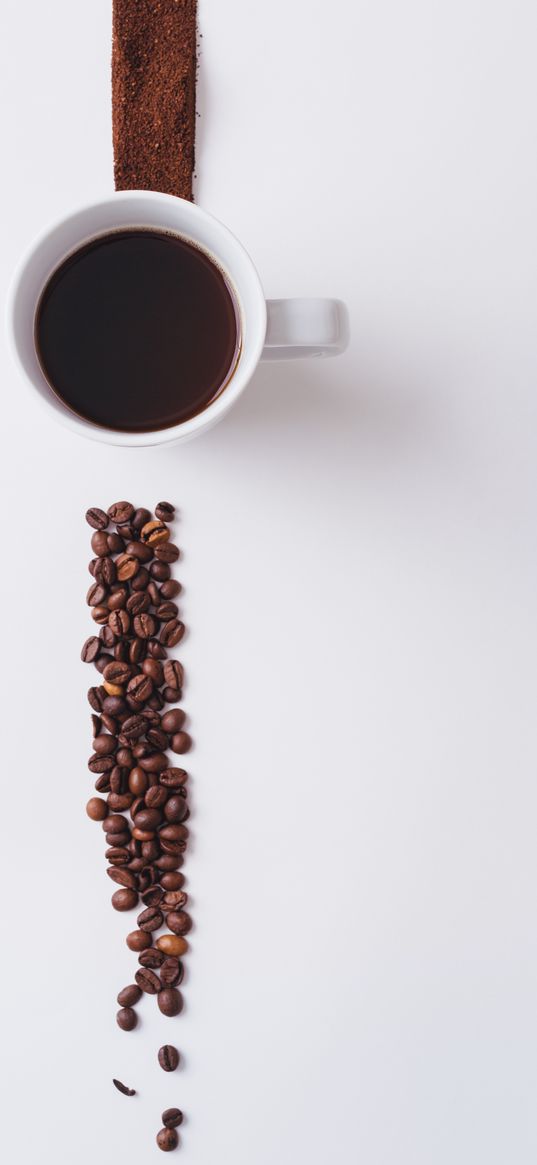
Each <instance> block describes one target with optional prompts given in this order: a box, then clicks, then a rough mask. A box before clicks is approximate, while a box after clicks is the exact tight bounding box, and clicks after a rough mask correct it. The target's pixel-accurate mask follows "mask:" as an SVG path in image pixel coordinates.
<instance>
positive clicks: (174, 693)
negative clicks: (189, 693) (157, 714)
mask: <svg viewBox="0 0 537 1165" xmlns="http://www.w3.org/2000/svg"><path fill="white" fill-rule="evenodd" d="M182 694H183V693H182V690H181V688H169V687H165V688H164V689H163V692H162V695H163V696H164V699H165V700H166V701H167V702H168V704H178V703H179V700H180V699H181V696H182Z"/></svg>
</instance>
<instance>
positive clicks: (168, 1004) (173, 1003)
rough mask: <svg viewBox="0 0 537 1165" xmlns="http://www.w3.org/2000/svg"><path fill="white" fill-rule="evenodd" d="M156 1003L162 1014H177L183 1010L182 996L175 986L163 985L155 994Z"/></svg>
mask: <svg viewBox="0 0 537 1165" xmlns="http://www.w3.org/2000/svg"><path fill="white" fill-rule="evenodd" d="M157 1003H158V1005H159V1009H160V1011H161V1012H162V1014H163V1015H169V1016H173V1015H179V1014H180V1012H181V1011H182V1010H183V997H182V995H181V992H180V991H178V990H177V987H163V988H162V991H160V992H159V994H158V996H157Z"/></svg>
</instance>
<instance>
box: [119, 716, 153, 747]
mask: <svg viewBox="0 0 537 1165" xmlns="http://www.w3.org/2000/svg"><path fill="white" fill-rule="evenodd" d="M146 728H147V720H146V719H145V717H144V716H140V715H135V716H127V719H126V720H124V721H123V725H122V732H123V736H124V737H125V738H126V739H127V740H128V741H129V742H130V741H132V740H139V739H140V737H141V736H143V735H144V733H145V730H146Z"/></svg>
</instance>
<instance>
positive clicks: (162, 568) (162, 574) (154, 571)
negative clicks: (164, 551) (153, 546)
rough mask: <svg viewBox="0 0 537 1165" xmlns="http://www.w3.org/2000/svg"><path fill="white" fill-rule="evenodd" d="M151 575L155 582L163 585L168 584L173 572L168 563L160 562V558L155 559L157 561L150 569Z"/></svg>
mask: <svg viewBox="0 0 537 1165" xmlns="http://www.w3.org/2000/svg"><path fill="white" fill-rule="evenodd" d="M155 554H156V550H155ZM149 573H150V575H151V578H152V579H153V581H154V582H159V583H163V582H168V579H170V578H171V573H172V571H171V567H170V566H168V563H167V562H159V560H158V558H155V561H154V562H152V563H151V566H150V567H149Z"/></svg>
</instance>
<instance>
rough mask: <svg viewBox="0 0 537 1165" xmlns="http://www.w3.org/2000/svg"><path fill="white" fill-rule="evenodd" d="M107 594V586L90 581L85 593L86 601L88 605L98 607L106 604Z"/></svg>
mask: <svg viewBox="0 0 537 1165" xmlns="http://www.w3.org/2000/svg"><path fill="white" fill-rule="evenodd" d="M107 594H108V587H105V586H104V584H103V583H99V582H94V583H92V585H91V586H90V588H89V591H88V593H87V595H86V602H87V604H88V607H100V606H102V605H103V604H104V605H105V606H106V604H105V599H106V596H107Z"/></svg>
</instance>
